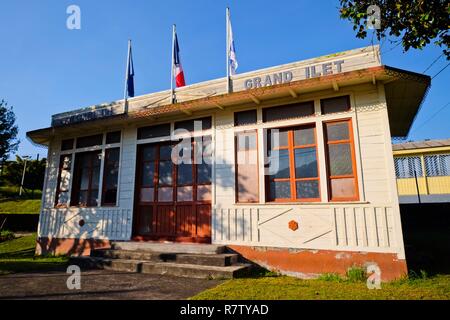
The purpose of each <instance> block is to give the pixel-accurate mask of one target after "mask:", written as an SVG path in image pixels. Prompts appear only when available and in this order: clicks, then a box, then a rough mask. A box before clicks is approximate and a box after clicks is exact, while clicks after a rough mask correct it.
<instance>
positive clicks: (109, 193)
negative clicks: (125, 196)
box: [102, 188, 117, 204]
mask: <svg viewBox="0 0 450 320" xmlns="http://www.w3.org/2000/svg"><path fill="white" fill-rule="evenodd" d="M102 201H103V203H104V204H115V203H116V201H117V188H116V189H108V190H105V192H104V194H103V200H102Z"/></svg>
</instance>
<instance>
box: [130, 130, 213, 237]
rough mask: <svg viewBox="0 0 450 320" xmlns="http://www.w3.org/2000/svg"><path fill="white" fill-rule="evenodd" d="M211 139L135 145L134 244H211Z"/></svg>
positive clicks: (207, 137)
mask: <svg viewBox="0 0 450 320" xmlns="http://www.w3.org/2000/svg"><path fill="white" fill-rule="evenodd" d="M211 168H212V165H211V139H210V137H209V136H205V137H200V138H192V139H191V140H189V141H188V142H186V141H183V142H177V143H173V142H170V143H157V144H145V145H139V146H138V154H137V170H136V199H135V200H136V201H135V203H136V205H135V219H134V221H135V223H134V238H135V240H156V241H178V242H201V243H208V242H211V189H212V187H211Z"/></svg>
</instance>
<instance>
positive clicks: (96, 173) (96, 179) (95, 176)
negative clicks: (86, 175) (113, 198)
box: [91, 166, 100, 189]
mask: <svg viewBox="0 0 450 320" xmlns="http://www.w3.org/2000/svg"><path fill="white" fill-rule="evenodd" d="M91 184H92V185H91V188H94V189H98V186H99V184H100V166H95V167H93V168H92V182H91Z"/></svg>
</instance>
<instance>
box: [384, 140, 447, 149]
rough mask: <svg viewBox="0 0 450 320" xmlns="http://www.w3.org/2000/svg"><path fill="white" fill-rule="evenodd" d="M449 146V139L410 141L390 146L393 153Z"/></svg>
mask: <svg viewBox="0 0 450 320" xmlns="http://www.w3.org/2000/svg"><path fill="white" fill-rule="evenodd" d="M448 146H450V139H442V140H424V141H411V142H405V143H395V144H393V145H392V149H393V150H394V151H398V150H412V149H426V148H436V147H448Z"/></svg>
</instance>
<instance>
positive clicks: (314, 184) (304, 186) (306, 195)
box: [296, 180, 319, 199]
mask: <svg viewBox="0 0 450 320" xmlns="http://www.w3.org/2000/svg"><path fill="white" fill-rule="evenodd" d="M296 188H297V199H318V198H319V182H318V181H317V180H311V181H297V182H296Z"/></svg>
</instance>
